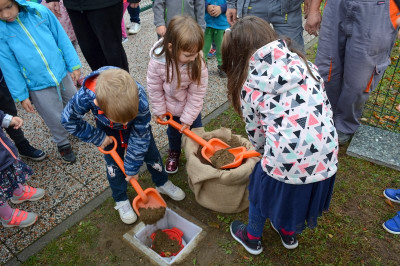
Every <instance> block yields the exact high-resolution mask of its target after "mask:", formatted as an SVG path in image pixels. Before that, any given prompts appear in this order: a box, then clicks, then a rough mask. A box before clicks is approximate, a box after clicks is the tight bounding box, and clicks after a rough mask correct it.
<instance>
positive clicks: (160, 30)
mask: <svg viewBox="0 0 400 266" xmlns="http://www.w3.org/2000/svg"><path fill="white" fill-rule="evenodd" d="M166 31H167V27H165V26H158V27H157V28H156V32H157V34H158V35H160V36H161V37H164V35H165V32H166Z"/></svg>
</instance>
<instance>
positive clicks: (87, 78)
mask: <svg viewBox="0 0 400 266" xmlns="http://www.w3.org/2000/svg"><path fill="white" fill-rule="evenodd" d="M113 68H116V69H117V68H118V67H114V66H104V67H101V68H99V69H97V70H95V71H93V72H91V73H90V74H89V75H87V76H86V77H85V79H84V80H83V82H82V88H85V89H86V90H88V88H87V86H85V83H86V82H90V80H93V79H95V78H97V76H98V75H100V73H101V72H103V71H105V70H108V69H113Z"/></svg>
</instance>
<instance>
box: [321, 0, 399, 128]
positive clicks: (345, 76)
mask: <svg viewBox="0 0 400 266" xmlns="http://www.w3.org/2000/svg"><path fill="white" fill-rule="evenodd" d="M396 34H397V32H396V29H395V27H394V26H393V24H392V21H391V19H390V14H389V0H385V1H377V0H328V2H327V4H326V7H325V9H324V13H323V18H322V24H321V30H320V35H319V44H318V51H317V57H316V59H315V64H316V65H317V66H318V69H319V72H320V74H321V76H322V78H323V79H324V81H325V88H326V92H327V95H328V98H329V100H330V102H331V104H332V109H333V115H334V121H335V127H336V129H337V130H339V131H341V132H342V133H345V134H353V133H354V132H355V131H356V130H357V128H358V127H359V126H360V122H359V120H358V119H359V118H360V117H361V115H362V111H363V108H364V104H365V102H366V101H367V100H368V97H369V95H370V92H371V91H372V90H374V89H375V88H376V86H377V85H378V83H379V80H380V79H381V78H382V75H383V73H384V71H385V69H386V68H387V66H388V65H389V64H390V52H391V49H392V47H393V44H394V41H395V39H396Z"/></svg>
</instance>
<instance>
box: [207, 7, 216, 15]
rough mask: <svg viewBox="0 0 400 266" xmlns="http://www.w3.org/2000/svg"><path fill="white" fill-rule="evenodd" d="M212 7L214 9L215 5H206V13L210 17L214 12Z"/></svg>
mask: <svg viewBox="0 0 400 266" xmlns="http://www.w3.org/2000/svg"><path fill="white" fill-rule="evenodd" d="M214 7H215V5H208V6H207V12H208V14H210V15H211V12H212V11H213V10H214Z"/></svg>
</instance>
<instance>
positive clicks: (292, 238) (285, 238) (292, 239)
mask: <svg viewBox="0 0 400 266" xmlns="http://www.w3.org/2000/svg"><path fill="white" fill-rule="evenodd" d="M271 225H272V228H274V230H275V231H276V232H277V233H278V234H279V236H280V237H281V240H282V244H283V246H284V247H285V248H287V249H295V248H297V246H298V245H299V241H297V238H296V234H293V235H284V234H282V233H281V232H280V231H278V230H277V229H276V228H275V226H274V225H273V224H272V223H271Z"/></svg>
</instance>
